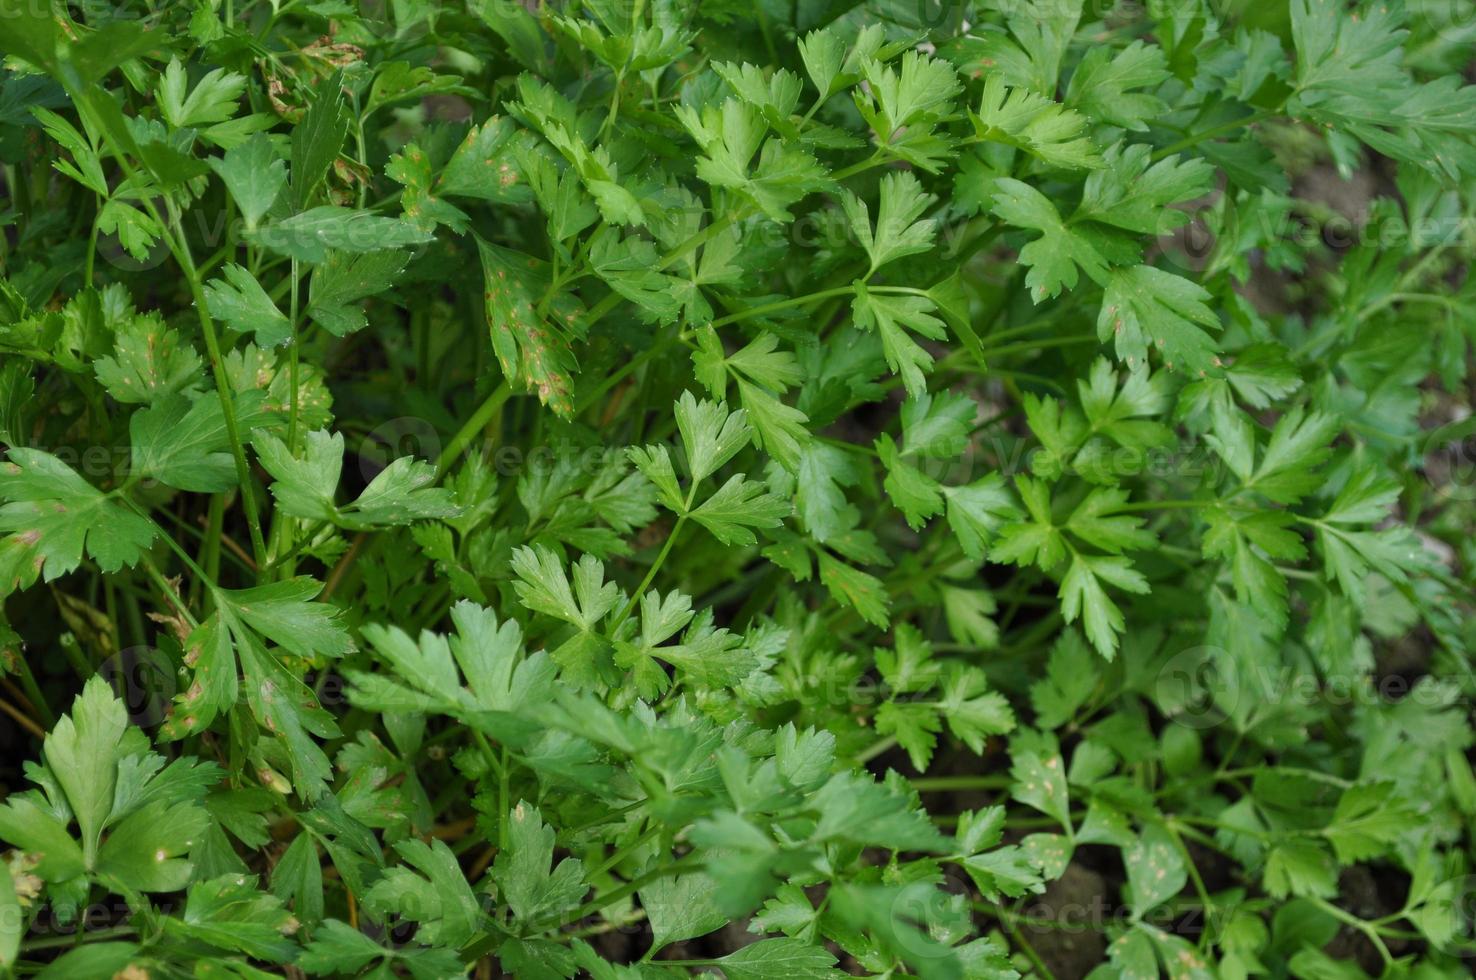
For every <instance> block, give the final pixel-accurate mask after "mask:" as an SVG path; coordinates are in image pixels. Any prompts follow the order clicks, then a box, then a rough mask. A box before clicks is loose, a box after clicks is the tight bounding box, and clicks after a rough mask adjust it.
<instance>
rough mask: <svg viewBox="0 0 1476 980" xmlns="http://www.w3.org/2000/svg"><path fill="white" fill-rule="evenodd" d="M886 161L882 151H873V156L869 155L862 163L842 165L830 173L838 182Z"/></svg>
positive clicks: (831, 177) (832, 178)
mask: <svg viewBox="0 0 1476 980" xmlns="http://www.w3.org/2000/svg"><path fill="white" fill-rule="evenodd" d="M885 162H886V158H885V157H883V156H882V155H881V154H880V153H873V154H872V155H871V156H869V157H867V158H866V159H865V160H862V161H861V162H860V163H853V164H851V165H850V166H849V167H842V168H841V169H840V170H837V171H835V173H833V174H831V175H830V179H831V180H833V181H835V182H836V183H840V182H841V181H843V180H845V179H847V178H849V177H854V176H856V175H857V174H859V173H863V172H865V171H867V170H870V169H871V168H872V167H875V166H879V165H881V164H883V163H885Z"/></svg>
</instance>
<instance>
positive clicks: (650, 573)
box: [609, 484, 697, 634]
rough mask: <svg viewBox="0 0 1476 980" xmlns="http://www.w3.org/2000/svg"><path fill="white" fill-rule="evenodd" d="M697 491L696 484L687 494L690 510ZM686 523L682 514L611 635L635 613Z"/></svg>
mask: <svg viewBox="0 0 1476 980" xmlns="http://www.w3.org/2000/svg"><path fill="white" fill-rule="evenodd" d="M696 489H697V487H696V485H695V484H694V485H693V487H692V490H693V492H692V493H689V494H687V508H688V509H691V506H692V498H693V497H694V496H695V495H696ZM686 523H687V515H686V514H682V515H680V516H679V517H677V521H676V524H674V525H673V526H672V529H671V533H670V534H668V535H667V536H666V543H665V544H663V545H662V546H661V551H660V552H658V553H657V555H656V560H655V561H653V562H652V563H651V567H650V568H649V569H647V570H646V577H645V578H643V579H641V584H640V585H639V586H637V587H636V590H635V592H633V593H631V596H630V602H628V603H626V604H625V608H624V609H622V610H621V611H620V615H619V616H616V617H615V622H613V623H611V624H610V630H609V632H610V633H612V634H613V633H614V632H615V630H617V629H618V628H619V627H620V624H621V623H623V622H625V621H626V620H627V619H629V618H630V614H631V613H632V612H634V611H635V607H636V603H638V602H640V601H641V595H642V593H644V592H645V591H646V589H647V587H649V586H650V584H651V580H652V579H654V578H655V577H656V573H657V572H659V571H660V570H661V565H662V563H663V562H665V561H666V556H667V555H669V554H671V546H672V545H674V544H676V539H677V534H678V533H679V532H680V531H681V529H682V525H684V524H686Z"/></svg>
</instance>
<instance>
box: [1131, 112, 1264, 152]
mask: <svg viewBox="0 0 1476 980" xmlns="http://www.w3.org/2000/svg"><path fill="white" fill-rule="evenodd" d="M1279 115H1281V111H1280V110H1279V109H1278V110H1276V111H1274V112H1273V111H1271V110H1269V109H1262V110H1260V111H1258V112H1253V113H1251V114H1250V115H1248V116H1241V117H1240V118H1239V119H1232V120H1230V121H1229V122H1224V123H1220V124H1219V125H1218V126H1211V127H1210V128H1209V129H1206V130H1204V131H1203V132H1199V133H1195V134H1194V135H1192V136H1186V137H1184V138H1183V139H1181V140H1179V141H1178V142H1177V143H1170V144H1169V145H1168V146H1165V147H1163V148H1162V149H1160V150H1158V151H1156V152H1155V153H1154V154H1153V156H1152V158H1151V159H1152V160H1153V162H1155V163H1157V162H1158V161H1159V160H1162V159H1163V158H1165V157H1171V156H1173V155H1174V154H1175V153H1178V152H1180V151H1181V150H1188V149H1192V148H1194V147H1196V146H1198V145H1199V144H1200V143H1203V142H1205V141H1206V140H1211V139H1214V138H1215V137H1216V136H1224V135H1225V134H1226V133H1233V132H1235V131H1236V130H1237V129H1244V128H1245V127H1246V126H1252V125H1254V124H1256V123H1258V122H1263V121H1265V120H1267V119H1272V118H1274V117H1276V116H1279Z"/></svg>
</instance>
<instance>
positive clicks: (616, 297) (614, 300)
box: [584, 214, 738, 330]
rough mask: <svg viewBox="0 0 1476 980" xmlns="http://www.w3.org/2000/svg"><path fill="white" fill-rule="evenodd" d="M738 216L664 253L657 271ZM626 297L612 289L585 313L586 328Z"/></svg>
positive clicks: (730, 216)
mask: <svg viewBox="0 0 1476 980" xmlns="http://www.w3.org/2000/svg"><path fill="white" fill-rule="evenodd" d="M737 217H738V216H737V215H736V214H726V215H723V216H722V217H721V218H719V219H717V220H716V221H714V222H712V223H710V224H709V225H708V226H707V227H706V228H704V229H702V230H701V231H699V232H698V233H697V234H695V235H693V236H692V237H690V238H688V239H687V240H686V241H684V242H682V243H681V244H680V245H678V246H677V247H676V248H674V249H672V250H671V251H670V252H667V253H666V254H665V255H663V256H662V257H661V259H660V261H658V262H657V263H656V266H655V271H657V272H660V271H661V270H662V269H665V268H667V267H668V266H670V265H672V264H674V263H676V262H679V261H680V260H682V259H684V258H686V257H687V256H688V255H690V254H691V253H692V252H695V251H696V250H697V249H699V248H701V247H702V246H703V245H706V244H707V243H708V242H710V241H712V240H713V239H714V238H716V237H717V236H718V235H720V234H722V233H723V232H724V231H726V230H727V229H728V227H729V226H730V225H732V224H733V222H734V221H736V220H737ZM624 298H625V297H623V296H621V295H620V294H619V293H617V292H615V291H614V290H611V291H610V294H609V295H608V296H606V297H605V298H604V299H602V300H600V301H599V302H598V303H596V304H595V305H594V306H592V307H590V309H589V312H588V313H587V314H585V317H584V328H585V329H586V330H588V329H589V328H590V327H592V326H593V325H594V324H596V323H598V322H599V321H600V320H601V319H602V318H603V317H604V316H605V314H606V313H609V312H610V311H611V310H613V309H614V308H615V307H616V306H618V305H619V304H620V301H621V300H622V299H624Z"/></svg>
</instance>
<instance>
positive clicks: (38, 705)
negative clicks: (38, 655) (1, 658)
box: [6, 655, 56, 729]
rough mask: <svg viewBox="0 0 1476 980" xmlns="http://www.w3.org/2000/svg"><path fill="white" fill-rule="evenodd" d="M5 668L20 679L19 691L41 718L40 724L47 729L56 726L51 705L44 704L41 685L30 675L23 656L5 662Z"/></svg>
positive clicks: (28, 666)
mask: <svg viewBox="0 0 1476 980" xmlns="http://www.w3.org/2000/svg"><path fill="white" fill-rule="evenodd" d="M6 667H7V668H8V669H11V670H14V671H15V673H16V676H18V677H19V678H20V685H21V691H22V692H23V693H24V694H25V696H26V700H28V701H30V702H31V707H33V708H35V709H36V713H37V714H39V715H40V716H41V722H42V724H44V725H45V726H46V727H47V728H48V729H49V728H51V727H52V726H53V725H55V724H56V714H55V713H54V712H53V711H52V710H51V705H49V704H47V703H46V695H44V694H42V693H41V685H39V684H37V683H36V675H35V674H33V673H31V665H30V664H29V663H27V662H26V658H25V657H24V656H20V655H17V656H15V657H13V658H11V660H10V661H7V663H6Z"/></svg>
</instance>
